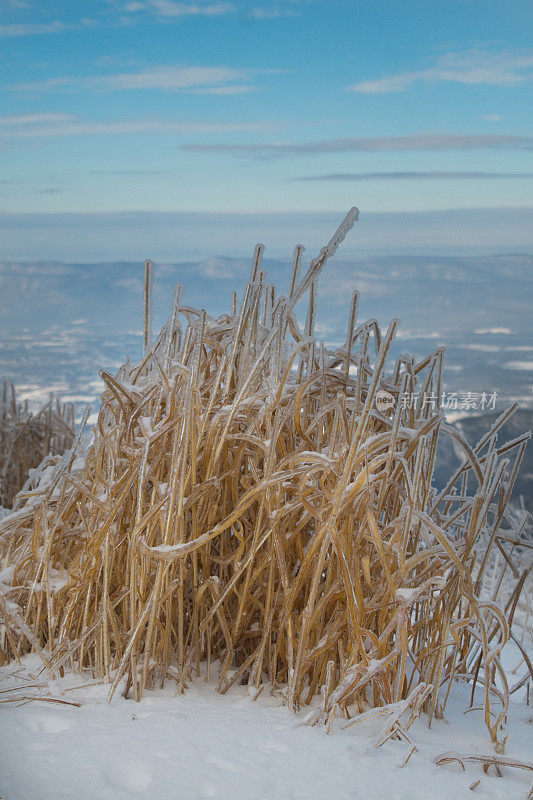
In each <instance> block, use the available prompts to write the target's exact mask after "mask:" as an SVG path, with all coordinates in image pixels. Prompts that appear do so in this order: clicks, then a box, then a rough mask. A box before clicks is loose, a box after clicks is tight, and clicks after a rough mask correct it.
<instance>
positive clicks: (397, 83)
mask: <svg viewBox="0 0 533 800" xmlns="http://www.w3.org/2000/svg"><path fill="white" fill-rule="evenodd" d="M531 80H533V53H531V52H514V51H510V50H503V51H499V52H495V51H489V50H468V51H466V52H464V53H448V54H446V55H444V56H442V57H441V58H439V59H438V60H437V62H436V63H435V64H434V65H433V66H432V67H429V68H427V69H422V70H415V71H412V72H398V73H395V74H393V75H388V76H386V77H384V78H377V79H374V80H367V81H359V82H358V83H356V84H354V85H353V86H348V87H347V88H348V90H349V91H353V92H362V93H363V94H382V93H385V92H403V91H405V90H406V89H409V88H410V87H411V86H413V84H415V83H419V82H423V83H462V84H466V85H470V86H475V85H487V86H520V85H521V84H524V83H527V82H530V81H531Z"/></svg>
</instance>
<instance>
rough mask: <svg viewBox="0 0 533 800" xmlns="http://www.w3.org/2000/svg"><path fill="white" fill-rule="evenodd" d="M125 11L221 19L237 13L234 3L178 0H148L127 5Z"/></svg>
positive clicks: (138, 0)
mask: <svg viewBox="0 0 533 800" xmlns="http://www.w3.org/2000/svg"><path fill="white" fill-rule="evenodd" d="M124 11H127V12H128V13H130V14H131V13H133V14H138V13H140V12H143V11H152V12H154V13H155V14H156V15H157V16H160V17H167V18H168V17H199V16H201V17H220V16H223V15H224V14H231V13H232V12H233V11H235V6H234V4H233V3H227V2H221V3H182V2H178V0H148V2H140V0H133V2H130V3H126V4H125V6H124Z"/></svg>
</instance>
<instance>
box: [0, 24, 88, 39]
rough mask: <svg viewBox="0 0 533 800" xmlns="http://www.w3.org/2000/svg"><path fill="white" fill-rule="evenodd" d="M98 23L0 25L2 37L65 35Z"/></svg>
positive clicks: (0, 35)
mask: <svg viewBox="0 0 533 800" xmlns="http://www.w3.org/2000/svg"><path fill="white" fill-rule="evenodd" d="M95 25H96V22H95V21H94V20H93V19H82V20H80V21H79V22H77V23H74V24H71V23H68V22H61V20H53V21H52V22H22V23H18V24H11V25H0V37H4V38H5V37H16V36H40V35H42V34H47V33H64V32H65V31H74V30H79V29H80V28H93V27H94V26H95Z"/></svg>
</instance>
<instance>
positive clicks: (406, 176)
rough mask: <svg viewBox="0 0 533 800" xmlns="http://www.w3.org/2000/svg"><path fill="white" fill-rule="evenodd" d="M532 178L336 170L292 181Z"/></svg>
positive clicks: (519, 174)
mask: <svg viewBox="0 0 533 800" xmlns="http://www.w3.org/2000/svg"><path fill="white" fill-rule="evenodd" d="M509 178H533V172H337V173H332V174H331V175H305V176H303V177H302V178H292V180H293V181H347V182H351V181H382V180H385V181H413V180H415V181H417V180H485V179H486V180H501V179H509Z"/></svg>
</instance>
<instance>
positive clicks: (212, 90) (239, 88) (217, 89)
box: [191, 83, 257, 95]
mask: <svg viewBox="0 0 533 800" xmlns="http://www.w3.org/2000/svg"><path fill="white" fill-rule="evenodd" d="M191 92H192V93H193V94H220V95H224V94H248V93H249V92H257V86H250V85H249V84H238V83H236V84H234V85H232V86H209V87H207V88H206V89H191Z"/></svg>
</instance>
